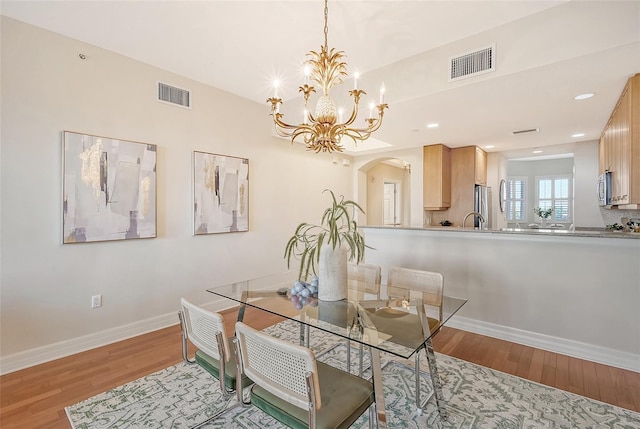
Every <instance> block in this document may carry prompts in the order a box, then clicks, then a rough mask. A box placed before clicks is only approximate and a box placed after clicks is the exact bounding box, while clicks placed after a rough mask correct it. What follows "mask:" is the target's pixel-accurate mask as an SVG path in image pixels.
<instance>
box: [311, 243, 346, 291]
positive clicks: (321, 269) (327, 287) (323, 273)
mask: <svg viewBox="0 0 640 429" xmlns="http://www.w3.org/2000/svg"><path fill="white" fill-rule="evenodd" d="M346 297H347V249H345V248H344V247H339V248H337V249H335V250H334V249H333V246H331V245H330V244H324V245H323V246H322V248H321V249H320V261H319V263H318V299H320V300H321V301H340V300H341V299H345V298H346Z"/></svg>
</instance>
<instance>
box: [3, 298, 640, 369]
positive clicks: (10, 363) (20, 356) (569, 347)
mask: <svg viewBox="0 0 640 429" xmlns="http://www.w3.org/2000/svg"><path fill="white" fill-rule="evenodd" d="M203 307H205V308H207V309H209V310H211V311H222V310H224V309H225V308H228V307H229V303H228V302H224V301H215V302H211V303H208V304H205V305H203ZM177 323H178V316H177V311H176V312H172V313H169V314H165V315H162V316H157V317H153V318H151V319H146V320H142V321H140V322H135V323H131V324H128V325H123V326H119V327H117V328H112V329H107V330H104V331H100V332H96V333H94V334H89V335H85V336H82V337H78V338H73V339H71V340H66V341H61V342H59V343H54V344H49V345H46V346H42V347H36V348H34V349H30V350H27V351H24V352H19V353H15V354H12V355H8V356H6V357H3V358H2V362H0V375H3V374H8V373H10V372H14V371H18V370H20V369H24V368H28V367H31V366H34V365H39V364H41V363H45V362H49V361H52V360H55V359H59V358H63V357H66V356H70V355H73V354H76V353H80V352H83V351H86V350H90V349H94V348H96V347H101V346H105V345H107V344H112V343H115V342H118V341H122V340H126V339H127V338H132V337H135V336H138V335H142V334H146V333H147V332H152V331H156V330H158V329H162V328H166V327H169V326H172V325H175V324H177ZM447 326H451V327H452V328H457V329H461V330H463V331H468V332H473V333H476V334H481V335H486V336H489V337H493V338H499V339H501V340H506V341H511V342H514V343H518V344H523V345H526V346H531V347H535V348H538V349H542V350H548V351H551V352H555V353H560V354H563V355H567V356H572V357H576V358H580V359H584V360H588V361H592V362H598V363H602V364H605V365H610V366H614V367H617V368H623V369H628V370H631V371H635V372H640V356H638V355H635V354H633V353H628V352H622V351H619V350H612V349H607V348H604V347H599V346H594V345H591V344H585V343H581V342H578V341H573V340H566V339H563V338H558V337H551V336H548V335H543V334H538V333H535V332H529V331H523V330H521V329H515V328H510V327H507V326H502V325H495V324H492V323H487V322H482V321H479V320H473V319H468V318H466V317H460V316H454V317H453V318H452V319H451V320H450V321H449V322H447Z"/></svg>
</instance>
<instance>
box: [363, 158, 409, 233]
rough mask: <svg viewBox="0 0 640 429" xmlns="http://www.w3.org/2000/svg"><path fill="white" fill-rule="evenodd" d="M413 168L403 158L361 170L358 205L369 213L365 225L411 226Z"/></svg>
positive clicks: (378, 161)
mask: <svg viewBox="0 0 640 429" xmlns="http://www.w3.org/2000/svg"><path fill="white" fill-rule="evenodd" d="M410 173H411V168H410V165H409V164H408V163H407V162H406V161H404V160H402V159H399V158H390V157H383V158H378V159H374V160H371V161H369V162H367V163H366V164H364V165H362V166H361V167H360V168H359V169H358V197H359V198H358V201H360V202H361V206H362V208H363V209H364V210H365V216H364V217H365V219H361V220H360V224H361V225H367V226H409V225H410V224H411V209H410V207H411V180H410Z"/></svg>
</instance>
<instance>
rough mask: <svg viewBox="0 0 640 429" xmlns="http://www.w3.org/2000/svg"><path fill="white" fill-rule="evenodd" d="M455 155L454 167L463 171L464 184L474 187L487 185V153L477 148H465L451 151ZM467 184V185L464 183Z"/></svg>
mask: <svg viewBox="0 0 640 429" xmlns="http://www.w3.org/2000/svg"><path fill="white" fill-rule="evenodd" d="M453 150H454V151H455V153H456V156H455V162H454V166H455V168H456V169H463V170H465V171H464V175H465V176H467V178H466V179H465V181H466V182H471V181H472V182H473V184H476V185H483V186H485V185H486V184H487V153H486V152H485V151H484V150H482V149H480V148H479V147H478V146H465V147H458V148H455V149H453ZM466 184H469V183H466Z"/></svg>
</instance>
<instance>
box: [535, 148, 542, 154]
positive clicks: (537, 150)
mask: <svg viewBox="0 0 640 429" xmlns="http://www.w3.org/2000/svg"><path fill="white" fill-rule="evenodd" d="M533 153H542V151H541V150H540V149H536V150H534V151H533Z"/></svg>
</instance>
